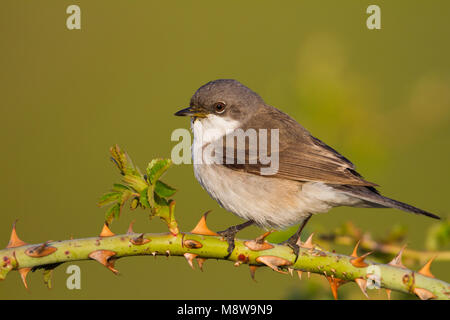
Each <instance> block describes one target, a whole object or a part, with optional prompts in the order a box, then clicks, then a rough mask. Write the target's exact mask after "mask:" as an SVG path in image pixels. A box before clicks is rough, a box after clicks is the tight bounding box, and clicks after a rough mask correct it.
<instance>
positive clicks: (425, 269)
mask: <svg viewBox="0 0 450 320" xmlns="http://www.w3.org/2000/svg"><path fill="white" fill-rule="evenodd" d="M434 259H436V256H434V257H432V258H431V259H430V260H428V262H427V263H426V264H425V265H424V266H423V267H422V268H421V269H420V270H419V271H418V272H419V273H420V274H422V275H424V276H426V277H430V278H434V275H433V274H432V273H431V270H430V267H431V264H432V263H433V260H434Z"/></svg>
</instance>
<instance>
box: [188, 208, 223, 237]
mask: <svg viewBox="0 0 450 320" xmlns="http://www.w3.org/2000/svg"><path fill="white" fill-rule="evenodd" d="M210 212H211V210H209V211H206V212H205V213H204V214H203V216H202V217H201V218H200V221H199V222H198V223H197V225H196V226H195V228H194V229H192V231H191V233H194V234H201V235H204V236H218V234H217V233H216V232H214V231H212V230H210V229H209V228H208V226H207V225H206V217H207V216H208V214H209V213H210Z"/></svg>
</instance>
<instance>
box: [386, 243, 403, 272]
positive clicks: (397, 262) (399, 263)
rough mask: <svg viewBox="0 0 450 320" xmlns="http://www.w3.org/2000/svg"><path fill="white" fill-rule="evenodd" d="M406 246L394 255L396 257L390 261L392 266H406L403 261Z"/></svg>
mask: <svg viewBox="0 0 450 320" xmlns="http://www.w3.org/2000/svg"><path fill="white" fill-rule="evenodd" d="M405 248H406V244H405V245H404V246H403V247H402V248H401V249H400V251H399V252H398V253H397V255H396V256H395V257H394V259H392V261H391V262H389V263H388V264H389V265H391V266H395V267H400V268H406V267H405V266H404V265H403V263H402V255H403V250H405Z"/></svg>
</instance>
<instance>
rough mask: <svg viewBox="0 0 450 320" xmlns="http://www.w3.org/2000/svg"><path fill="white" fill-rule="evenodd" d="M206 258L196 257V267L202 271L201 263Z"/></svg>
mask: <svg viewBox="0 0 450 320" xmlns="http://www.w3.org/2000/svg"><path fill="white" fill-rule="evenodd" d="M205 261H206V258H199V257H197V263H198V267H199V269H200V271H202V272H203V264H204V263H205Z"/></svg>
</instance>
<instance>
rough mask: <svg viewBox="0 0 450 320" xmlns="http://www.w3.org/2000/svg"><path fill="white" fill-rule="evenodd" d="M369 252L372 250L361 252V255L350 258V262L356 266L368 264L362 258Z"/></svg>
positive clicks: (361, 266)
mask: <svg viewBox="0 0 450 320" xmlns="http://www.w3.org/2000/svg"><path fill="white" fill-rule="evenodd" d="M370 254H372V251H371V252H367V253H365V254H363V255H362V256H361V257H358V258H353V259H351V260H350V263H351V264H352V265H353V266H354V267H356V268H365V267H367V266H368V264H367V263H365V262H364V259H365V258H366V257H367V256H368V255H370Z"/></svg>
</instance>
